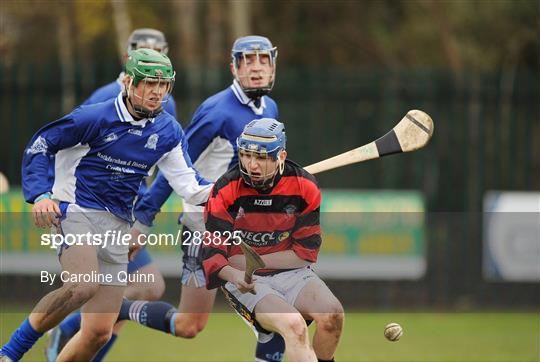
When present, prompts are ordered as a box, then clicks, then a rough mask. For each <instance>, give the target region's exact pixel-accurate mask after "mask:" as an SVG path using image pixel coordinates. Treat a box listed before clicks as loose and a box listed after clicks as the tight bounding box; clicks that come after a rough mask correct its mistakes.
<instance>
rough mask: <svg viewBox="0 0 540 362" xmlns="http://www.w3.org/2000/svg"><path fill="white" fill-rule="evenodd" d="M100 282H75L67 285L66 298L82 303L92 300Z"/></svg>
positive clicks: (75, 302) (78, 303)
mask: <svg viewBox="0 0 540 362" xmlns="http://www.w3.org/2000/svg"><path fill="white" fill-rule="evenodd" d="M98 289H99V284H98V283H74V284H70V285H68V286H67V287H66V294H65V296H66V299H70V300H71V301H72V302H73V303H74V304H77V305H82V304H84V303H86V302H87V301H88V300H90V299H91V298H92V297H93V296H94V295H95V294H96V293H97V291H98Z"/></svg>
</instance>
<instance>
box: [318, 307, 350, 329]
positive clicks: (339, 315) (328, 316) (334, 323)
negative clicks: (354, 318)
mask: <svg viewBox="0 0 540 362" xmlns="http://www.w3.org/2000/svg"><path fill="white" fill-rule="evenodd" d="M344 317H345V313H344V312H343V307H342V306H341V304H338V305H336V306H334V307H333V308H332V310H331V311H329V312H328V313H324V314H322V315H320V317H319V319H318V320H317V328H318V329H320V330H322V331H325V332H326V333H330V334H334V335H340V334H341V330H342V329H343V320H344Z"/></svg>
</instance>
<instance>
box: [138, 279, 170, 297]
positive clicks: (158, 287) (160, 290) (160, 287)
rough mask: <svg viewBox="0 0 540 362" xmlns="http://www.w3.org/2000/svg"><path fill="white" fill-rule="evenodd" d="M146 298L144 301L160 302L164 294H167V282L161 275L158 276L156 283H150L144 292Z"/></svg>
mask: <svg viewBox="0 0 540 362" xmlns="http://www.w3.org/2000/svg"><path fill="white" fill-rule="evenodd" d="M144 293H145V297H144V298H142V299H144V300H150V301H154V300H160V299H161V297H162V296H163V294H164V293H165V281H164V280H163V277H162V276H161V274H158V275H156V277H155V281H154V282H153V283H150V284H149V285H148V287H147V288H145V290H144Z"/></svg>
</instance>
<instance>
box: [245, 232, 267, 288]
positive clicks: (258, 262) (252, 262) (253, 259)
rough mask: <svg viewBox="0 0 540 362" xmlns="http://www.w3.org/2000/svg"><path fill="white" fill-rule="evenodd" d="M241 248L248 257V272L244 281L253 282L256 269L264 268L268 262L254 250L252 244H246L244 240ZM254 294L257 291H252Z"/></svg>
mask: <svg viewBox="0 0 540 362" xmlns="http://www.w3.org/2000/svg"><path fill="white" fill-rule="evenodd" d="M240 248H241V249H242V252H243V253H244V256H245V257H246V272H245V274H244V281H245V282H246V283H250V284H251V282H252V281H253V273H254V272H255V270H257V269H262V268H264V267H265V266H266V264H265V263H264V261H263V260H262V259H261V257H260V256H259V254H257V253H256V252H255V250H253V249H252V248H251V246H249V245H248V244H246V243H245V242H244V241H242V243H241V244H240ZM252 294H255V291H252Z"/></svg>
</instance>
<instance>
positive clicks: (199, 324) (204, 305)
mask: <svg viewBox="0 0 540 362" xmlns="http://www.w3.org/2000/svg"><path fill="white" fill-rule="evenodd" d="M192 235H193V233H192V231H191V230H189V229H187V228H185V227H184V229H183V230H182V236H183V237H184V238H185V239H184V240H183V241H182V250H183V252H184V255H183V257H182V260H183V269H182V277H181V281H182V292H181V295H180V303H179V305H178V309H176V308H174V306H172V305H171V304H168V303H165V302H161V301H159V302H150V301H142V300H138V301H131V300H124V301H123V304H122V308H121V310H120V315H119V319H120V320H128V319H129V320H132V321H135V322H137V323H140V324H143V325H145V326H147V327H150V328H153V329H157V330H160V331H162V332H165V333H169V334H172V335H174V336H177V337H182V338H194V337H195V336H196V335H197V334H198V333H199V332H200V331H202V330H203V328H204V327H205V326H206V324H207V322H208V318H209V314H210V312H211V311H212V307H213V305H214V300H215V296H216V291H215V290H207V289H206V285H205V284H206V280H205V277H204V273H203V270H202V265H201V263H202V256H201V252H202V248H201V245H200V243H194V242H193V241H192ZM188 236H189V237H188Z"/></svg>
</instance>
